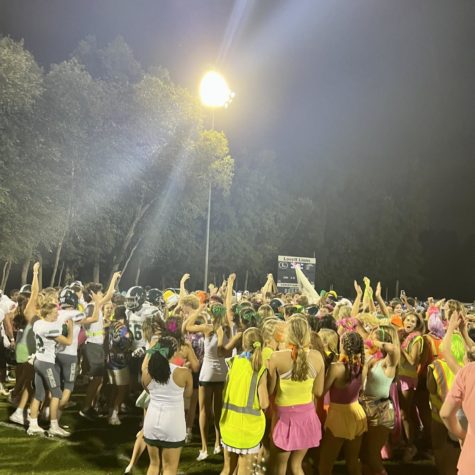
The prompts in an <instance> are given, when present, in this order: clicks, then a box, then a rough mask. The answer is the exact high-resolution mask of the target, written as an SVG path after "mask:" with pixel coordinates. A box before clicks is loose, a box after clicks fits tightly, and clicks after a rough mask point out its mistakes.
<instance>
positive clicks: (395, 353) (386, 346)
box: [371, 340, 401, 368]
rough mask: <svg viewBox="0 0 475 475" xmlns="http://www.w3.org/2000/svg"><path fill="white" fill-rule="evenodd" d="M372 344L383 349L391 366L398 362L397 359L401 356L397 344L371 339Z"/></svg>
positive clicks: (393, 366)
mask: <svg viewBox="0 0 475 475" xmlns="http://www.w3.org/2000/svg"><path fill="white" fill-rule="evenodd" d="M371 341H372V343H373V345H374V346H376V347H377V348H379V349H380V350H383V351H385V352H386V353H387V355H388V356H389V364H390V366H391V367H392V368H395V367H396V366H397V365H398V364H399V359H400V357H401V350H400V348H399V345H394V344H393V343H386V342H385V341H379V340H371Z"/></svg>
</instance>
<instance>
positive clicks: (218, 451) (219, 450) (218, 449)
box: [213, 445, 221, 455]
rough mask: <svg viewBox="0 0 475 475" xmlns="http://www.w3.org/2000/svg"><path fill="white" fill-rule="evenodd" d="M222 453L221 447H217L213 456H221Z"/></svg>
mask: <svg viewBox="0 0 475 475" xmlns="http://www.w3.org/2000/svg"><path fill="white" fill-rule="evenodd" d="M220 453H221V446H220V445H217V446H216V447H215V448H214V450H213V454H214V455H216V454H220Z"/></svg>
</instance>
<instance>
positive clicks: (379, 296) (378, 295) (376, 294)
mask: <svg viewBox="0 0 475 475" xmlns="http://www.w3.org/2000/svg"><path fill="white" fill-rule="evenodd" d="M374 295H375V297H376V298H377V299H380V298H381V282H378V283H377V285H376V292H375V294H374Z"/></svg>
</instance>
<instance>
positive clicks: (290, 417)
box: [272, 402, 322, 452]
mask: <svg viewBox="0 0 475 475" xmlns="http://www.w3.org/2000/svg"><path fill="white" fill-rule="evenodd" d="M276 409H277V422H276V424H275V426H274V429H273V431H272V440H273V441H274V445H275V446H276V447H278V448H279V449H281V450H285V451H286V452H291V451H292V450H303V449H309V448H311V447H318V446H319V445H320V440H321V438H322V426H321V424H320V420H319V419H318V416H317V413H316V412H315V406H314V404H313V402H309V403H308V404H300V405H298V406H276Z"/></svg>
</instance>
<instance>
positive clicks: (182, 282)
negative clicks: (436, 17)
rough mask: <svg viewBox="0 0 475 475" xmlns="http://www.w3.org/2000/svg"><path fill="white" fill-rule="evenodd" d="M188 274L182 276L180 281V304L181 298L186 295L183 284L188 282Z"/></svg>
mask: <svg viewBox="0 0 475 475" xmlns="http://www.w3.org/2000/svg"><path fill="white" fill-rule="evenodd" d="M189 278H190V274H183V277H182V278H181V280H180V304H181V303H182V300H183V298H184V297H185V295H186V294H187V291H186V288H185V284H186V281H187V280H189Z"/></svg>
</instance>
